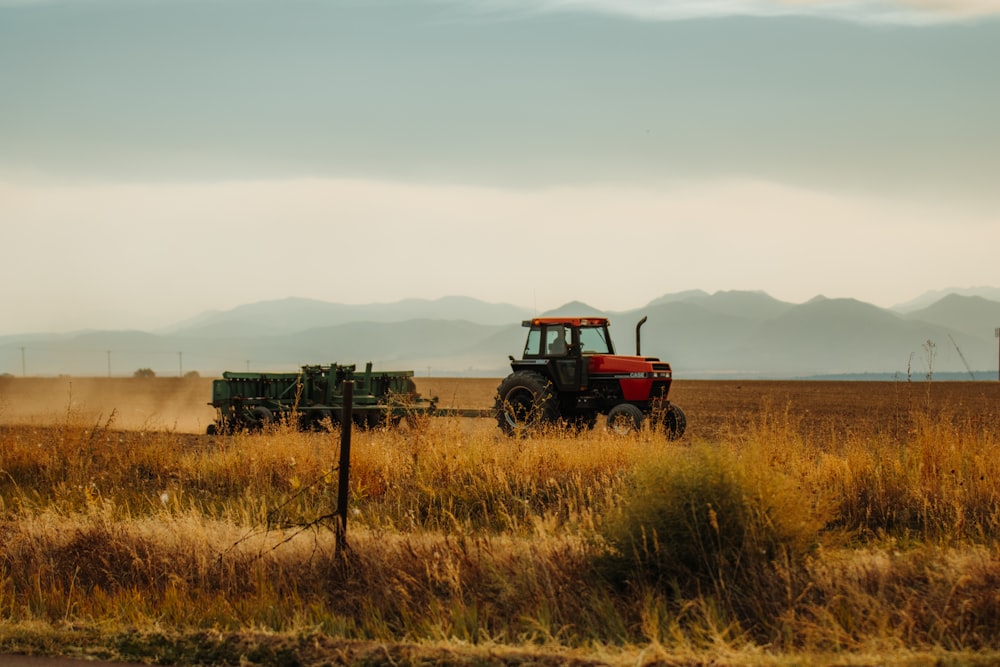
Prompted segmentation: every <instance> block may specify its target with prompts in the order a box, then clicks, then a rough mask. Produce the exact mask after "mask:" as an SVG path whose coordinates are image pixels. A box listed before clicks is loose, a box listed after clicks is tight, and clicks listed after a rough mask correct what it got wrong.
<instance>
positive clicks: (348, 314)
mask: <svg viewBox="0 0 1000 667" xmlns="http://www.w3.org/2000/svg"><path fill="white" fill-rule="evenodd" d="M530 316H531V311H530V310H528V309H526V308H520V307H518V306H512V305H509V304H493V303H486V302H484V301H479V300H478V299H472V298H469V297H464V296H448V297H443V298H440V299H436V300H433V301H432V300H426V299H404V300H402V301H397V302H394V303H385V304H383V303H374V304H362V305H353V304H342V303H330V302H327V301H317V300H315V299H298V298H288V299H279V300H274V301H259V302H257V303H251V304H247V305H244V306H238V307H236V308H233V309H231V310H227V311H213V312H210V313H204V314H202V315H199V316H198V317H196V318H194V319H191V320H187V321H185V322H181V323H178V324H176V325H173V326H171V327H166V328H164V329H162V330H160V331H159V332H158V333H161V334H167V335H173V336H184V337H202V338H206V337H207V338H230V337H247V336H267V335H282V334H288V333H294V332H296V331H303V330H305V329H317V328H321V327H330V326H337V325H340V324H348V323H351V322H405V321H406V320H411V319H435V320H467V321H469V322H478V323H480V324H495V325H500V324H508V323H510V322H512V321H517V322H520V321H521V320H522V319H524V318H526V317H530Z"/></svg>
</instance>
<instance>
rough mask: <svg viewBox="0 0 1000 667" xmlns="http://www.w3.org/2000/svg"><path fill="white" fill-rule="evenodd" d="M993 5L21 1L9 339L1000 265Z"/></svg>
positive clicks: (0, 182) (851, 288) (11, 44)
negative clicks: (418, 301)
mask: <svg viewBox="0 0 1000 667" xmlns="http://www.w3.org/2000/svg"><path fill="white" fill-rule="evenodd" d="M998 64H1000V0H887V1H885V2H874V1H872V2H863V1H846V0H845V1H830V2H820V1H811V0H548V1H546V0H462V1H459V0H398V1H390V0H381V1H380V0H281V1H280V2H279V1H278V0H211V1H208V0H197V1H195V0H51V1H50V0H34V1H33V0H0V231H2V239H3V242H2V246H0V247H2V252H3V257H2V260H0V284H2V288H0V334H13V333H22V332H28V331H68V330H74V329H80V328H138V329H151V328H155V327H159V326H163V325H166V324H169V323H172V322H174V321H177V320H181V319H185V318H187V317H190V316H193V315H195V314H197V313H199V312H201V311H204V310H208V309H225V308H230V307H233V306H236V305H239V304H242V303H249V302H253V301H258V300H262V299H274V298H283V297H287V296H298V297H310V298H317V299H323V300H328V301H337V302H345V303H363V302H372V301H382V302H388V301H396V300H399V299H403V298H408V297H422V298H437V297H440V296H445V295H451V294H463V295H468V296H474V297H479V298H482V299H485V300H489V301H498V302H509V303H515V304H519V305H523V306H528V307H532V306H534V307H535V308H537V309H538V310H539V311H541V310H545V309H549V308H554V307H556V306H559V305H561V304H562V303H564V302H566V301H570V300H573V299H578V300H582V301H586V302H588V303H590V304H591V305H593V306H595V307H598V308H602V309H608V310H625V309H629V308H635V307H638V306H641V305H642V304H644V303H646V302H648V301H650V300H652V299H654V298H656V297H658V296H660V295H663V294H666V293H671V292H677V291H681V290H686V289H704V290H707V291H715V290H727V289H747V290H765V291H767V292H768V293H770V294H771V295H773V296H775V297H777V298H780V299H784V300H788V301H793V302H802V301H806V300H808V299H810V298H812V297H813V296H815V295H817V294H824V295H826V296H828V297H855V298H858V299H862V300H865V301H869V302H871V303H875V304H877V305H881V306H890V305H893V304H895V303H898V302H901V301H906V300H909V299H911V298H913V297H915V296H917V295H919V294H921V293H922V292H924V291H927V290H930V289H938V288H944V287H951V286H962V287H968V286H973V285H998V284H1000V278H997V276H998V275H1000V269H998V268H997V262H996V256H997V253H998V252H1000V121H998V119H1000V76H998V74H997V67H998Z"/></svg>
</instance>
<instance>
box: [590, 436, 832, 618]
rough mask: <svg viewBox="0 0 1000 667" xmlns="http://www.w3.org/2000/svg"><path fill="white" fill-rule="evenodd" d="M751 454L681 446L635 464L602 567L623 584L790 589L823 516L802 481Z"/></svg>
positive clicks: (740, 591) (752, 596)
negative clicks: (643, 463) (645, 463)
mask: <svg viewBox="0 0 1000 667" xmlns="http://www.w3.org/2000/svg"><path fill="white" fill-rule="evenodd" d="M761 458H762V457H759V456H754V454H753V453H752V452H750V453H746V452H745V453H744V454H743V455H742V456H737V455H736V454H734V453H733V452H728V453H727V452H722V451H719V450H718V449H713V448H711V447H708V446H702V447H695V448H692V449H688V450H680V452H679V454H678V455H677V456H676V457H673V458H669V459H661V460H659V461H657V462H656V463H654V464H651V465H649V466H647V467H645V468H642V469H640V470H638V471H637V473H636V476H635V480H634V485H633V486H632V488H631V491H630V492H628V494H627V496H626V499H625V502H624V504H623V506H622V507H621V509H620V511H619V512H618V513H617V514H616V515H615V516H613V517H610V519H609V520H608V521H607V522H606V524H605V526H604V529H603V537H604V539H605V540H606V542H607V543H608V545H609V547H610V549H609V551H608V553H607V554H606V555H604V556H602V557H600V560H599V563H598V568H599V570H600V571H602V572H603V573H604V574H605V576H607V577H608V578H609V579H610V580H611V581H612V582H614V583H615V584H617V585H619V586H636V587H646V586H653V587H654V588H656V589H659V590H669V591H676V592H677V593H679V594H680V595H682V596H690V595H695V596H699V595H701V594H703V593H708V594H715V595H717V596H719V597H720V598H723V599H725V600H728V601H729V602H731V603H734V604H739V602H740V600H743V601H744V602H746V601H753V604H755V605H756V604H757V603H759V602H760V601H761V600H762V599H764V597H772V596H773V595H774V593H775V585H776V584H779V583H780V584H781V585H780V586H778V587H777V588H779V589H780V590H781V591H785V590H786V589H787V588H788V583H789V582H788V578H789V577H791V576H792V573H793V572H792V567H793V566H794V565H796V564H798V563H801V561H802V558H803V557H804V556H805V555H806V554H807V553H808V552H809V550H810V549H812V548H813V547H814V545H815V544H816V543H817V539H818V535H819V531H820V529H821V527H822V522H821V521H820V520H819V517H818V516H816V514H817V513H816V512H815V510H814V509H813V507H814V505H815V503H814V502H812V500H811V499H810V498H808V497H807V495H806V493H805V492H804V491H802V490H801V489H800V487H799V485H798V484H797V483H796V482H795V480H793V479H791V478H789V477H787V476H786V475H785V474H784V473H783V472H781V471H779V470H775V469H773V468H771V467H769V466H768V465H767V464H766V463H762V461H761Z"/></svg>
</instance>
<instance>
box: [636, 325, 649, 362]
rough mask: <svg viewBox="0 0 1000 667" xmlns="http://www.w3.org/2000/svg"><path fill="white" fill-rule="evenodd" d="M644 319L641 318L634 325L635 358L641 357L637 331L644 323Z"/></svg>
mask: <svg viewBox="0 0 1000 667" xmlns="http://www.w3.org/2000/svg"><path fill="white" fill-rule="evenodd" d="M646 319H647V318H646V317H645V316H643V318H642V319H641V320H639V323H638V324H636V325H635V356H637V357H641V356H642V352H640V349H641V345H640V344H639V329H641V328H642V325H643V324H645V323H646Z"/></svg>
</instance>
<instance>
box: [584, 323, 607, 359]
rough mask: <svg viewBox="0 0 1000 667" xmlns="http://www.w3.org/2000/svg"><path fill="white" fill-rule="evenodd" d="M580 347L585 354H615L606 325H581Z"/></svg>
mask: <svg viewBox="0 0 1000 667" xmlns="http://www.w3.org/2000/svg"><path fill="white" fill-rule="evenodd" d="M580 349H581V350H582V351H583V353H584V354H613V353H614V351H613V350H612V349H611V343H610V341H609V340H608V330H607V329H605V328H604V327H580Z"/></svg>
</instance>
